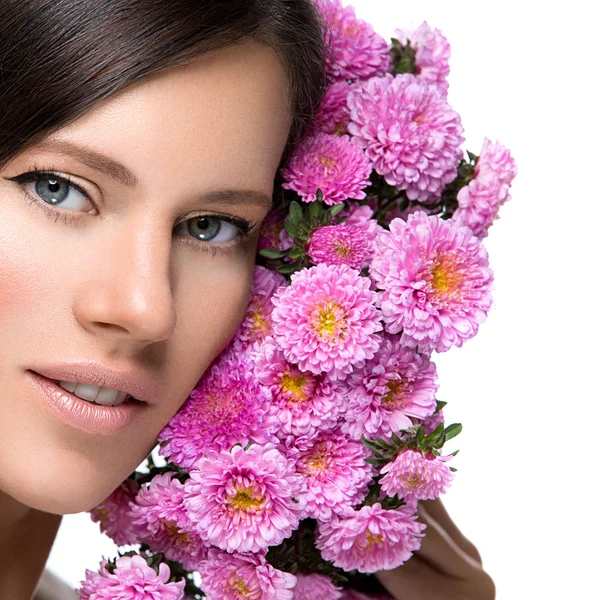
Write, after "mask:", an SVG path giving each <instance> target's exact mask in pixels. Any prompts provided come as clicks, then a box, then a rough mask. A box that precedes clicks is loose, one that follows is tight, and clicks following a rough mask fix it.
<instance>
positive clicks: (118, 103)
mask: <svg viewBox="0 0 600 600" xmlns="http://www.w3.org/2000/svg"><path fill="white" fill-rule="evenodd" d="M287 85H288V81H287V76H286V74H285V70H284V67H283V65H282V64H281V62H280V59H279V58H278V57H277V55H276V54H275V52H274V51H273V50H272V49H271V48H270V47H268V46H266V45H264V44H261V43H259V42H256V41H249V42H244V43H243V44H238V45H235V46H231V47H229V48H224V49H220V50H217V51H212V52H210V53H207V54H204V55H201V56H199V57H197V58H195V59H194V60H192V61H190V62H189V63H187V64H185V65H179V66H176V67H172V68H169V69H168V70H165V71H163V72H161V73H158V74H155V75H152V76H150V77H147V78H145V79H144V80H142V81H140V82H137V83H135V84H133V85H131V86H129V87H128V88H126V89H124V90H121V91H120V92H118V93H116V94H114V95H113V96H111V97H109V98H108V99H106V100H103V101H102V102H100V103H99V104H98V105H96V106H95V107H94V108H92V109H91V110H90V111H88V112H87V113H86V114H85V115H83V116H82V117H80V118H79V119H77V120H76V121H74V122H72V123H71V124H69V125H68V126H66V127H64V128H63V129H61V130H60V131H58V132H56V133H55V134H53V135H52V136H50V139H60V140H69V141H75V142H78V143H82V144H85V145H86V146H89V147H91V148H93V149H96V150H99V151H102V152H104V153H106V154H109V155H110V156H111V157H113V158H116V159H117V160H121V161H122V162H123V163H124V164H126V165H127V166H128V167H130V168H131V169H132V170H133V171H135V172H136V173H137V172H140V174H141V178H142V179H143V177H144V172H146V173H147V172H148V167H149V165H152V166H153V176H154V177H159V178H160V177H161V176H163V175H167V174H168V176H169V177H173V176H177V175H180V176H181V177H186V176H187V175H189V173H190V172H192V171H198V169H199V168H201V169H202V176H203V178H204V180H205V181H206V184H207V186H210V185H211V182H210V179H211V175H212V174H214V176H215V177H216V176H218V178H219V183H221V182H222V180H223V177H224V176H225V177H227V178H228V181H229V183H232V184H236V183H239V184H240V185H245V184H247V183H248V182H249V178H250V180H252V181H253V182H255V183H256V184H257V185H261V183H263V184H264V183H266V180H269V179H272V176H273V174H274V172H275V169H276V167H277V164H278V162H279V159H280V157H281V152H282V151H283V148H284V146H285V141H286V139H287V135H288V132H289V127H290V125H291V114H290V112H289V106H288V96H287ZM261 180H262V181H261ZM271 183H272V182H271ZM215 184H216V182H215Z"/></svg>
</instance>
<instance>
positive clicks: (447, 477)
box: [380, 449, 454, 500]
mask: <svg viewBox="0 0 600 600" xmlns="http://www.w3.org/2000/svg"><path fill="white" fill-rule="evenodd" d="M450 458H452V456H444V457H442V456H434V455H432V454H431V455H426V456H423V454H422V453H421V452H419V451H416V450H408V449H407V450H404V451H403V452H400V454H398V456H397V457H396V458H395V459H394V460H393V461H392V462H390V463H387V464H386V465H384V467H383V468H382V469H381V474H382V475H384V477H382V478H381V481H380V483H381V491H382V492H383V493H384V494H387V495H388V496H395V495H396V494H397V495H398V497H399V498H404V497H406V496H413V497H414V498H416V499H417V500H433V499H434V498H437V497H438V496H439V495H440V494H443V493H445V492H446V489H447V488H448V486H449V485H450V483H451V482H452V478H453V475H454V474H453V473H452V471H450V469H449V468H448V466H447V465H446V464H445V461H447V460H449V459H450Z"/></svg>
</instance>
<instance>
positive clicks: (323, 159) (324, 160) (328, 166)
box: [318, 155, 340, 177]
mask: <svg viewBox="0 0 600 600" xmlns="http://www.w3.org/2000/svg"><path fill="white" fill-rule="evenodd" d="M318 162H319V164H320V166H321V167H323V177H328V176H329V174H330V173H331V172H333V174H334V175H335V174H337V173H338V172H339V170H340V168H339V164H338V161H337V159H335V158H334V157H332V156H325V155H321V156H320V157H319V159H318Z"/></svg>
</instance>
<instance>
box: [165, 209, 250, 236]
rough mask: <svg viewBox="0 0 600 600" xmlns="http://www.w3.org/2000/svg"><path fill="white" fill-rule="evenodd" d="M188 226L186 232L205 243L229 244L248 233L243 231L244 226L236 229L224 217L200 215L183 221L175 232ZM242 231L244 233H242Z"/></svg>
mask: <svg viewBox="0 0 600 600" xmlns="http://www.w3.org/2000/svg"><path fill="white" fill-rule="evenodd" d="M182 225H184V226H186V227H185V230H186V231H187V232H188V233H190V234H191V235H192V237H195V238H197V239H199V240H201V241H203V242H213V243H214V242H218V243H227V242H232V241H233V240H235V239H236V238H237V237H238V236H239V235H240V233H247V231H244V230H243V226H241V227H240V226H238V227H236V226H235V225H234V224H233V223H230V222H228V221H226V220H224V219H223V218H222V217H219V218H217V217H208V216H204V215H198V216H196V217H193V218H191V219H187V220H185V221H182V222H181V223H179V225H177V227H176V228H175V230H174V231H177V229H178V228H179V227H180V226H182ZM240 229H242V231H241V232H240Z"/></svg>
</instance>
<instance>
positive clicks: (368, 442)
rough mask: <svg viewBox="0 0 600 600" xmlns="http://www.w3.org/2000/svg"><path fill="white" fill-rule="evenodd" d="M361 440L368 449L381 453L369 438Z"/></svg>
mask: <svg viewBox="0 0 600 600" xmlns="http://www.w3.org/2000/svg"><path fill="white" fill-rule="evenodd" d="M361 442H362V443H363V444H364V445H365V446H366V447H367V448H369V449H370V450H373V452H376V453H377V454H380V453H381V448H380V447H379V446H378V445H377V444H376V443H375V442H372V441H371V440H368V439H367V438H365V437H362V438H361Z"/></svg>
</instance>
